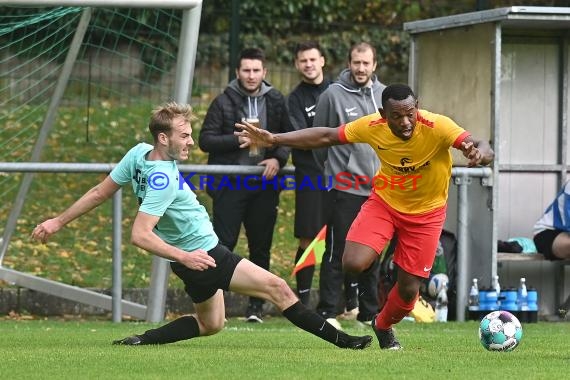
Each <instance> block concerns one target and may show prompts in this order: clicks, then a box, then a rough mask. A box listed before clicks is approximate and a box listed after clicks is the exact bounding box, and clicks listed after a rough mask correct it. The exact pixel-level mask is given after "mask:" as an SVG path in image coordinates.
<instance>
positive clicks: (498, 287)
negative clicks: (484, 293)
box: [491, 276, 503, 310]
mask: <svg viewBox="0 0 570 380" xmlns="http://www.w3.org/2000/svg"><path fill="white" fill-rule="evenodd" d="M491 287H492V288H493V289H494V290H495V293H497V309H496V310H500V308H501V301H502V300H503V297H502V296H503V295H502V294H501V285H500V284H499V276H494V277H493V283H492V284H491Z"/></svg>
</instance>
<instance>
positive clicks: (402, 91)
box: [382, 83, 417, 108]
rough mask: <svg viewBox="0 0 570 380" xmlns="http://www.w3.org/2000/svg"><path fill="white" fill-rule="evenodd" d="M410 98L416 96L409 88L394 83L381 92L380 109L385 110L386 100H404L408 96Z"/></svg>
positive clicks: (405, 85)
mask: <svg viewBox="0 0 570 380" xmlns="http://www.w3.org/2000/svg"><path fill="white" fill-rule="evenodd" d="M410 95H411V96H412V98H414V99H417V98H416V94H414V92H413V91H412V89H411V88H410V86H408V85H407V84H403V83H395V84H391V85H389V86H388V87H386V88H385V89H384V91H382V108H386V104H387V103H388V100H390V99H392V100H404V99H407V98H408V96H410Z"/></svg>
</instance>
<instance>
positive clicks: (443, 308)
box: [435, 282, 448, 322]
mask: <svg viewBox="0 0 570 380" xmlns="http://www.w3.org/2000/svg"><path fill="white" fill-rule="evenodd" d="M447 304H448V299H447V282H444V283H443V286H442V287H441V290H440V291H439V293H438V294H437V298H436V299H435V321H436V322H447Z"/></svg>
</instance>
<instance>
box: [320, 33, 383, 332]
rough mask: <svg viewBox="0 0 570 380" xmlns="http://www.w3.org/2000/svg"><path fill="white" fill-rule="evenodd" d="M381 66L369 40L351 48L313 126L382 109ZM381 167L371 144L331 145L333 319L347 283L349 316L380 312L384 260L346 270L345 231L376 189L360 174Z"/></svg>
mask: <svg viewBox="0 0 570 380" xmlns="http://www.w3.org/2000/svg"><path fill="white" fill-rule="evenodd" d="M376 65H377V61H376V49H375V48H374V47H373V46H372V45H370V44H368V43H366V42H360V43H357V44H355V45H353V46H352V47H351V48H350V51H349V53H348V68H346V69H344V70H343V71H342V72H341V73H340V75H339V77H338V79H337V81H336V82H334V83H333V84H331V85H330V86H329V88H328V89H327V90H326V91H324V92H323V93H322V94H321V96H320V97H319V101H318V103H317V107H316V110H315V119H314V122H313V125H314V126H318V127H330V128H336V127H337V126H339V125H342V124H345V123H348V122H350V121H353V120H356V119H358V118H360V117H362V116H365V115H369V114H372V113H378V108H379V107H381V104H382V102H381V100H382V91H383V90H384V88H386V86H385V85H384V84H382V83H380V81H379V80H378V78H377V77H376V75H375V74H374V71H375V70H376ZM378 166H379V160H378V157H377V156H376V153H375V152H374V151H373V150H372V148H371V147H370V146H369V145H368V144H347V145H337V146H333V147H330V148H329V149H328V157H327V158H326V161H325V178H327V181H328V178H332V181H331V182H332V186H331V189H330V190H329V192H328V195H327V200H326V201H325V205H326V211H327V212H328V215H327V219H326V220H327V240H326V246H327V249H326V252H325V255H324V257H323V262H322V264H321V272H320V283H319V296H320V297H319V304H318V305H317V312H319V313H320V314H321V315H322V316H323V317H325V318H327V319H328V320H329V322H330V323H333V324H334V323H335V322H336V320H335V317H336V316H337V315H338V314H339V312H340V310H337V305H338V304H339V300H340V297H341V294H342V286H343V282H344V287H345V289H344V291H345V308H346V313H345V317H349V318H350V317H351V316H354V314H356V312H358V315H357V316H356V318H357V319H358V320H359V321H361V322H369V321H370V320H372V317H374V315H375V314H377V313H378V301H377V296H378V289H377V288H378V279H379V275H380V274H379V262H378V261H376V262H375V263H374V264H373V265H372V266H371V267H370V269H369V270H367V271H366V272H364V273H362V274H360V275H359V276H358V278H355V277H351V276H349V275H346V276H345V275H344V274H343V273H342V255H343V251H344V244H345V240H346V234H347V233H348V229H349V228H350V225H351V224H352V221H353V220H354V218H355V217H356V215H357V214H358V211H360V207H361V206H362V204H363V203H364V202H365V201H366V199H367V198H368V196H369V195H370V192H371V190H372V186H371V184H370V183H361V182H362V181H361V180H359V178H363V177H358V176H367V177H368V178H372V177H374V173H376V170H377V169H378ZM357 306H358V309H357ZM351 314H352V315H351ZM336 326H339V324H338V323H337V324H336Z"/></svg>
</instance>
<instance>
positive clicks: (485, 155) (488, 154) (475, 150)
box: [459, 136, 495, 167]
mask: <svg viewBox="0 0 570 380" xmlns="http://www.w3.org/2000/svg"><path fill="white" fill-rule="evenodd" d="M459 150H461V151H462V152H463V155H464V156H465V158H467V159H468V160H469V162H468V163H467V166H469V167H472V166H477V165H489V164H490V163H491V162H492V161H493V158H494V157H495V152H493V149H491V145H489V143H488V142H487V141H485V140H476V139H474V138H473V137H472V136H467V137H466V138H465V140H463V142H462V143H461V146H460V147H459Z"/></svg>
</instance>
